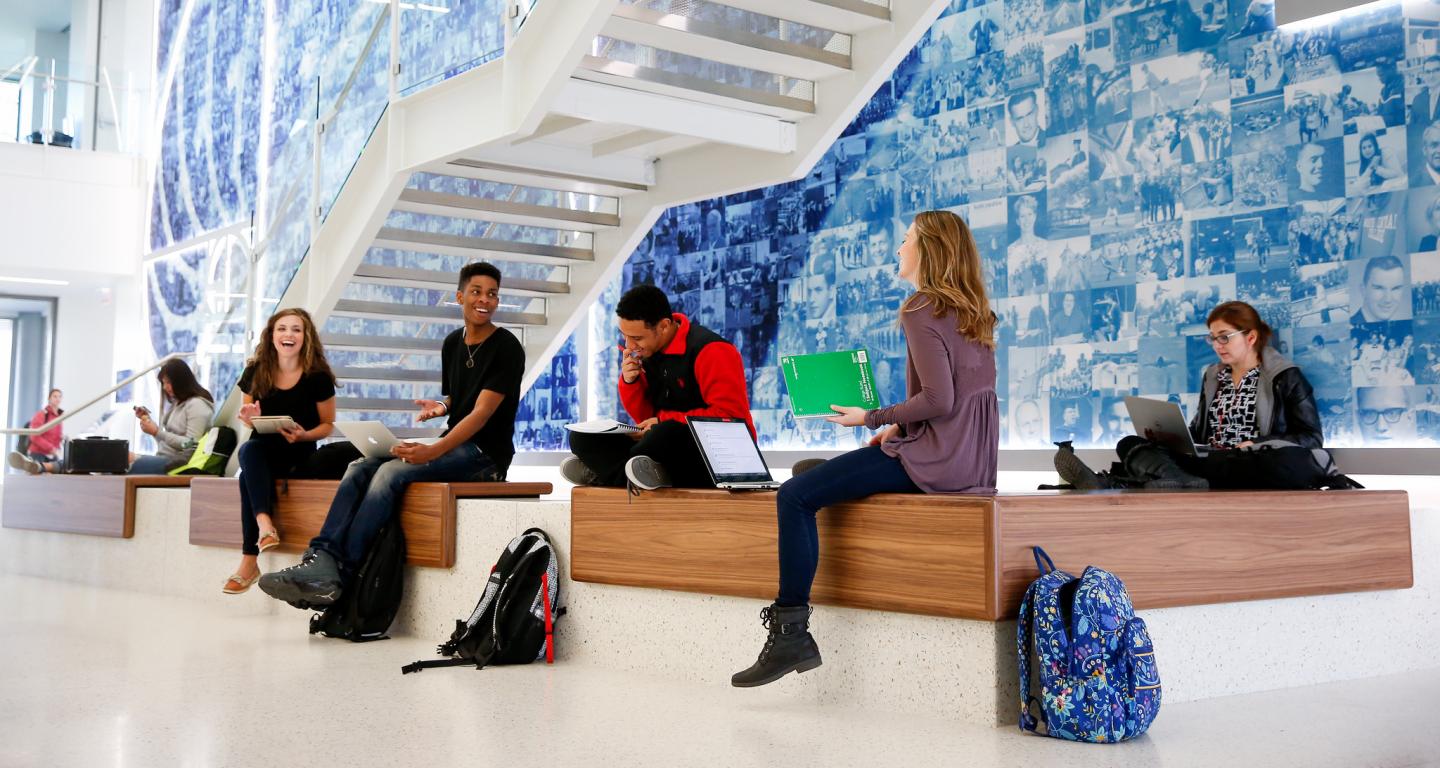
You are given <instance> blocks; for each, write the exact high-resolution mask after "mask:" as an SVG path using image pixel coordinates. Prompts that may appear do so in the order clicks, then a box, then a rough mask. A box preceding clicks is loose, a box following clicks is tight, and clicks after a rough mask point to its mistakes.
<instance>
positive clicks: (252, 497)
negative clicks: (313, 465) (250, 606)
mask: <svg viewBox="0 0 1440 768" xmlns="http://www.w3.org/2000/svg"><path fill="white" fill-rule="evenodd" d="M314 452H315V444H314V443H284V442H280V441H273V440H253V439H252V440H246V441H245V442H244V443H241V444H240V451H239V457H238V460H239V462H240V530H241V536H242V537H243V538H242V540H241V542H240V551H241V552H243V553H245V554H247V555H258V554H260V548H259V547H258V546H256V544H255V542H256V541H258V540H259V539H260V523H259V522H257V521H256V520H255V516H256V515H258V514H261V513H264V514H270V513H271V512H273V511H274V509H275V480H276V479H277V478H281V477H289V476H290V473H291V472H293V471H294V469H295V465H296V464H299V463H300V462H301V461H303V460H304V459H305V457H306V456H309V455H310V454H312V453H314Z"/></svg>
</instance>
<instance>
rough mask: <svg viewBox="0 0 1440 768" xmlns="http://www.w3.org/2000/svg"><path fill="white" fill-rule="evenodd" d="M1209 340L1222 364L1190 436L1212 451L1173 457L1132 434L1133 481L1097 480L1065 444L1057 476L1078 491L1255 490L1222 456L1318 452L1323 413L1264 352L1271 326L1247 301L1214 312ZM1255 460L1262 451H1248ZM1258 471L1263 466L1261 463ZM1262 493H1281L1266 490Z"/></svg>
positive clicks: (1125, 443)
mask: <svg viewBox="0 0 1440 768" xmlns="http://www.w3.org/2000/svg"><path fill="white" fill-rule="evenodd" d="M1206 325H1208V326H1209V328H1210V333H1209V335H1208V336H1207V337H1206V338H1207V340H1208V341H1209V342H1210V345H1211V347H1212V348H1213V349H1214V350H1215V354H1216V356H1217V357H1219V358H1220V359H1219V362H1216V363H1211V364H1210V365H1209V366H1208V367H1207V368H1206V369H1205V373H1204V375H1203V378H1202V379H1201V382H1202V384H1201V387H1202V390H1203V391H1202V392H1201V394H1200V403H1199V405H1198V406H1197V407H1196V409H1195V416H1194V418H1192V419H1191V420H1190V436H1191V438H1193V439H1194V441H1195V443H1196V445H1201V446H1208V447H1209V448H1210V451H1209V452H1208V453H1207V455H1205V456H1203V457H1194V456H1183V455H1179V454H1175V453H1172V452H1170V451H1169V450H1167V449H1165V448H1163V447H1161V446H1159V445H1156V444H1154V443H1152V442H1150V441H1149V440H1147V439H1145V438H1143V437H1139V436H1135V435H1131V436H1129V437H1126V438H1124V439H1123V440H1121V441H1120V444H1119V446H1117V447H1116V449H1115V451H1116V453H1118V454H1119V455H1120V462H1121V464H1122V465H1123V466H1124V474H1125V476H1126V477H1127V478H1128V480H1122V479H1121V478H1120V477H1119V476H1117V475H1114V474H1110V475H1107V474H1105V473H1098V474H1097V473H1095V472H1093V471H1091V470H1090V468H1089V467H1087V466H1085V464H1084V463H1083V462H1081V461H1080V460H1079V458H1078V457H1076V456H1075V453H1074V452H1073V451H1072V450H1070V447H1069V445H1068V444H1062V445H1061V447H1060V451H1059V452H1058V453H1056V455H1055V469H1056V471H1058V472H1059V473H1060V476H1061V477H1062V478H1064V480H1065V482H1067V483H1070V484H1071V485H1073V486H1075V487H1076V488H1080V489H1083V490H1093V489H1097V488H1123V487H1130V486H1132V485H1140V486H1143V487H1145V488H1170V489H1175V488H1211V487H1213V488H1230V489H1234V488H1253V487H1257V486H1256V484H1255V483H1254V482H1253V480H1252V479H1251V478H1253V477H1254V474H1253V473H1252V472H1249V471H1243V470H1244V468H1243V467H1242V466H1241V465H1237V464H1236V463H1234V461H1233V460H1232V459H1233V458H1234V456H1233V455H1230V456H1227V455H1225V454H1228V453H1230V452H1231V451H1234V450H1237V449H1238V450H1242V451H1243V450H1244V449H1247V448H1251V447H1252V446H1255V445H1256V444H1257V443H1266V442H1272V441H1283V443H1286V444H1291V445H1297V446H1300V447H1302V448H1319V447H1321V443H1322V438H1323V435H1322V434H1321V431H1320V411H1319V408H1318V407H1317V406H1316V404H1315V395H1314V392H1313V391H1312V390H1311V388H1310V382H1309V381H1307V380H1306V378H1305V374H1303V373H1301V372H1300V368H1299V367H1297V366H1296V365H1295V364H1294V363H1291V362H1290V361H1289V360H1287V359H1285V357H1284V356H1282V355H1281V354H1280V353H1279V352H1277V351H1275V350H1272V349H1267V345H1268V344H1269V342H1270V336H1271V330H1270V326H1269V325H1266V324H1265V321H1264V320H1261V319H1260V315H1259V313H1257V312H1256V311H1255V308H1254V307H1252V306H1250V305H1249V304H1246V303H1245V302H1243V301H1228V302H1225V303H1224V304H1221V305H1220V306H1218V307H1216V308H1214V309H1212V310H1210V315H1209V316H1208V317H1207V318H1206ZM1246 453H1247V454H1248V455H1249V456H1250V457H1256V456H1259V454H1260V453H1261V452H1258V451H1247V452H1246ZM1257 466H1258V462H1257ZM1265 487H1280V485H1279V484H1269V485H1267V486H1265Z"/></svg>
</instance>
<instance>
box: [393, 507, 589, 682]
mask: <svg viewBox="0 0 1440 768" xmlns="http://www.w3.org/2000/svg"><path fill="white" fill-rule="evenodd" d="M559 601H560V561H559V558H557V557H556V555H555V548H554V547H553V546H551V544H550V536H549V535H548V534H546V533H545V532H544V531H542V530H540V529H539V528H531V529H529V530H527V531H525V532H524V533H522V534H520V535H519V536H516V537H515V538H514V539H511V540H510V544H509V545H507V546H506V547H505V551H504V552H502V553H500V559H499V560H498V561H496V563H495V565H494V566H493V567H492V568H491V569H490V578H489V579H487V580H486V581H485V592H484V593H483V594H481V595H480V602H479V603H477V604H476V605H475V610H474V611H472V612H471V613H470V618H468V619H466V620H465V621H456V622H455V631H454V632H452V633H451V634H450V639H449V640H448V641H446V642H445V643H443V644H442V645H441V646H440V647H439V648H438V649H437V650H438V652H439V654H440V655H441V656H449V657H451V658H448V659H435V660H431V661H417V662H415V663H414V664H406V665H405V666H404V667H401V668H400V671H401V673H403V674H409V673H411V672H419V671H420V670H422V669H425V668H427V667H459V666H471V665H473V666H474V667H475V668H476V669H480V668H482V667H486V666H489V665H491V664H529V663H530V662H532V661H539V660H540V659H542V658H543V659H545V661H546V663H549V664H553V663H555V620H556V619H558V618H560V617H561V616H563V615H565V609H564V608H558V607H557V605H558V604H559Z"/></svg>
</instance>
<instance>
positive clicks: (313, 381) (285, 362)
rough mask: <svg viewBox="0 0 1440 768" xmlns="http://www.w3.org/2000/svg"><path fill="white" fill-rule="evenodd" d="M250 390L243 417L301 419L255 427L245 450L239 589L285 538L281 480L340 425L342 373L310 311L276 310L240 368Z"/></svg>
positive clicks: (234, 582) (231, 591)
mask: <svg viewBox="0 0 1440 768" xmlns="http://www.w3.org/2000/svg"><path fill="white" fill-rule="evenodd" d="M239 386H240V391H241V392H244V393H245V399H244V403H243V404H242V405H241V406H240V412H239V418H240V421H241V422H242V423H244V424H245V426H247V427H250V426H253V425H252V423H251V419H253V418H255V417H256V416H289V417H290V420H291V421H294V422H295V424H296V426H294V427H291V428H287V429H282V430H280V431H279V432H272V433H270V434H260V433H259V432H255V433H252V434H251V435H250V439H248V440H246V441H245V442H244V443H243V444H241V446H240V449H239V450H238V451H237V453H238V454H239V456H238V461H239V462H240V528H241V531H243V538H242V539H241V543H240V546H241V556H240V567H239V568H238V569H236V571H235V573H233V574H231V576H230V578H228V579H226V580H225V586H224V589H223V591H224V592H225V594H227V595H238V594H240V593H242V592H245V591H247V590H249V589H250V586H251V585H252V584H254V583H255V581H256V579H259V578H260V563H259V556H260V553H261V552H268V551H270V550H272V549H274V548H275V547H278V546H280V534H279V532H278V531H277V530H276V528H275V520H274V518H273V517H272V513H273V512H274V510H275V481H276V480H277V479H280V478H286V477H291V476H293V475H294V474H295V473H296V468H297V467H299V466H300V465H301V464H302V463H304V462H305V460H306V459H308V458H310V457H311V456H312V455H314V453H315V449H316V443H317V442H318V441H320V440H323V439H325V438H327V437H329V436H330V433H331V431H333V430H334V429H335V374H334V373H331V371H330V363H329V362H328V361H327V360H326V359H325V348H324V347H323V346H321V344H320V334H319V333H318V332H317V331H316V329H315V322H314V321H313V320H311V319H310V313H308V312H306V311H305V310H303V309H299V308H295V307H292V308H290V309H282V310H280V311H278V312H276V313H275V314H273V315H271V316H270V320H269V321H268V322H266V323H265V330H263V331H261V332H260V341H259V343H257V344H256V345H255V355H254V357H251V358H250V360H249V362H247V363H246V365H245V370H244V371H243V372H242V373H241V374H240V384H239Z"/></svg>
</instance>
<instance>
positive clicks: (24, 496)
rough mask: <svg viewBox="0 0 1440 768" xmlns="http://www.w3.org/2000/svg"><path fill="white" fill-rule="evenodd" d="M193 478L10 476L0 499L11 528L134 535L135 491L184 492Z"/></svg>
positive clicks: (5, 518) (2, 513) (119, 536)
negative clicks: (175, 489)
mask: <svg viewBox="0 0 1440 768" xmlns="http://www.w3.org/2000/svg"><path fill="white" fill-rule="evenodd" d="M191 479H192V478H191V477H170V476H169V475H53V474H44V475H7V476H6V477H5V492H4V493H3V494H0V517H3V519H4V526H5V527H6V528H27V529H30V530H36V531H58V532H60V533H84V534H89V535H91V536H112V537H116V538H124V539H128V538H131V537H132V536H134V535H135V489H137V488H184V487H187V486H189V485H190V481H191Z"/></svg>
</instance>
